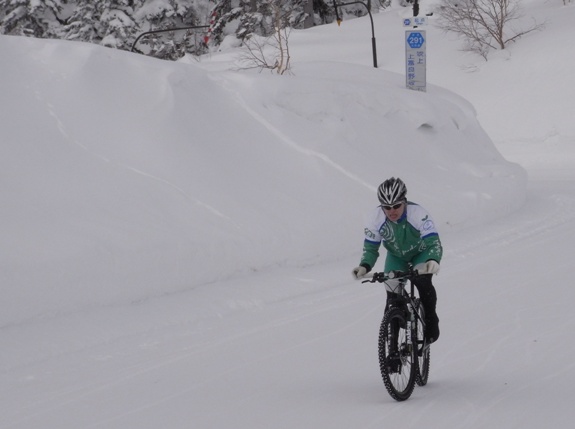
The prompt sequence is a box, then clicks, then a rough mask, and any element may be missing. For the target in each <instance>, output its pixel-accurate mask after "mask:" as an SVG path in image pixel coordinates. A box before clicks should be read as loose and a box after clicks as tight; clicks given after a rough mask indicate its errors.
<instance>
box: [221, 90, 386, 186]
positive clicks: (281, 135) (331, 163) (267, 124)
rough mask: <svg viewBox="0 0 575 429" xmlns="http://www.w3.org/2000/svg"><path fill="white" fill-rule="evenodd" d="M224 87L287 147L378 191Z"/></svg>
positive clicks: (235, 92)
mask: <svg viewBox="0 0 575 429" xmlns="http://www.w3.org/2000/svg"><path fill="white" fill-rule="evenodd" d="M222 87H223V88H224V89H226V90H227V91H228V92H230V93H232V94H233V95H234V98H235V100H236V101H237V102H238V104H239V105H240V106H241V107H242V108H243V109H244V110H245V111H246V112H247V113H248V114H249V115H250V116H251V117H252V118H254V119H255V120H256V121H257V122H258V123H260V124H261V125H262V126H263V127H264V128H266V129H267V130H268V131H269V132H270V133H272V134H273V135H275V136H276V137H278V138H279V139H280V140H281V141H282V142H283V143H284V144H285V145H286V146H288V147H291V148H292V149H294V150H295V151H296V152H298V153H301V154H303V155H307V156H311V157H314V158H317V159H319V160H320V161H322V162H323V163H325V164H326V165H328V166H330V167H331V168H333V169H334V170H336V171H338V172H340V173H341V174H343V175H344V176H346V177H348V178H349V179H351V180H353V181H354V182H357V183H359V184H360V185H361V186H364V187H365V188H367V189H369V190H370V191H372V192H375V191H376V188H375V187H374V186H373V185H371V184H369V183H367V182H366V181H364V180H363V179H361V178H360V177H358V176H356V175H355V174H353V173H352V172H350V171H348V170H346V169H345V168H344V167H342V166H341V165H339V164H338V163H337V162H335V161H333V160H332V159H331V158H330V157H329V156H327V155H326V154H323V153H321V152H317V151H314V150H311V149H307V148H305V147H302V146H300V145H299V144H297V143H296V142H295V141H293V140H292V139H291V138H290V137H288V136H287V135H286V134H284V133H283V132H282V131H281V130H279V129H278V128H276V127H275V126H273V125H272V124H271V123H270V122H269V121H268V120H266V119H265V118H264V117H263V116H262V115H260V114H259V113H258V112H256V111H255V110H254V109H252V108H251V107H250V106H249V105H248V103H247V102H246V101H245V100H244V98H243V97H242V95H241V94H240V93H239V92H238V91H236V90H234V89H231V88H229V87H228V86H227V85H226V82H225V81H224V82H222Z"/></svg>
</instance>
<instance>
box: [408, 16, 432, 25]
mask: <svg viewBox="0 0 575 429" xmlns="http://www.w3.org/2000/svg"><path fill="white" fill-rule="evenodd" d="M422 25H427V17H426V16H414V17H412V18H405V19H404V20H403V26H404V27H419V26H422Z"/></svg>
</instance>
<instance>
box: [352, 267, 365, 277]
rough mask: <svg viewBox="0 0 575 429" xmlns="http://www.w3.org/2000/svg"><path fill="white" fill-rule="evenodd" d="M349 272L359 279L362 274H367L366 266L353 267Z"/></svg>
mask: <svg viewBox="0 0 575 429" xmlns="http://www.w3.org/2000/svg"><path fill="white" fill-rule="evenodd" d="M351 273H352V274H353V277H354V278H356V279H361V278H362V277H363V276H365V275H366V274H367V268H365V267H355V268H354V269H353V271H352V272H351Z"/></svg>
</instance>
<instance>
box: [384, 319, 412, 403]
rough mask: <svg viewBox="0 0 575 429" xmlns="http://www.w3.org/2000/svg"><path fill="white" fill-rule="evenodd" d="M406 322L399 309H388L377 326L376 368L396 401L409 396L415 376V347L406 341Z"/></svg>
mask: <svg viewBox="0 0 575 429" xmlns="http://www.w3.org/2000/svg"><path fill="white" fill-rule="evenodd" d="M406 322H407V321H406V316H405V313H404V312H403V311H402V310H401V309H399V308H390V309H389V310H388V311H387V312H386V313H385V315H384V317H383V320H382V322H381V327H380V329H379V369H380V371H381V376H382V378H383V383H384V384H385V388H386V389H387V392H388V393H389V394H390V396H391V397H392V398H393V399H395V400H396V401H405V400H406V399H408V398H409V397H410V396H411V394H412V393H413V389H414V387H415V379H416V375H417V347H416V344H415V345H414V344H411V343H410V342H409V341H408V338H409V336H408V332H407V329H406V328H407V323H406ZM414 340H415V338H414Z"/></svg>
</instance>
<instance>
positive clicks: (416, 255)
mask: <svg viewBox="0 0 575 429" xmlns="http://www.w3.org/2000/svg"><path fill="white" fill-rule="evenodd" d="M381 245H383V247H385V249H386V250H387V252H388V259H389V255H392V256H393V257H394V258H393V259H397V260H398V262H399V261H401V262H404V263H407V262H411V263H413V264H414V265H417V264H418V263H421V262H426V261H428V260H430V259H433V260H435V261H437V262H440V261H441V256H442V255H443V249H442V247H441V241H440V240H439V233H438V232H437V229H436V227H435V223H434V222H433V219H432V218H431V216H430V215H429V213H428V212H427V210H425V209H424V208H423V207H421V206H420V205H418V204H415V203H412V202H408V203H407V205H406V206H405V210H404V212H403V215H402V216H401V218H400V219H399V220H398V221H397V222H392V221H391V220H389V219H387V217H386V216H385V212H384V211H383V209H382V208H381V207H377V208H376V209H375V210H374V211H373V214H372V216H371V217H370V219H369V220H368V223H367V225H366V228H365V240H364V244H363V256H362V258H361V264H362V265H367V266H369V268H370V269H371V268H373V266H374V265H375V262H376V261H377V258H378V257H379V247H380V246H381ZM387 265H389V264H386V266H387ZM386 270H387V267H386Z"/></svg>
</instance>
